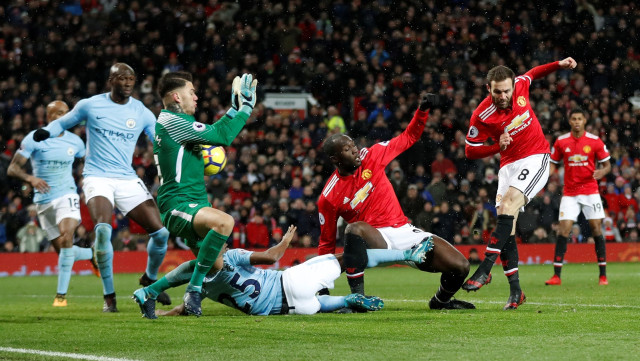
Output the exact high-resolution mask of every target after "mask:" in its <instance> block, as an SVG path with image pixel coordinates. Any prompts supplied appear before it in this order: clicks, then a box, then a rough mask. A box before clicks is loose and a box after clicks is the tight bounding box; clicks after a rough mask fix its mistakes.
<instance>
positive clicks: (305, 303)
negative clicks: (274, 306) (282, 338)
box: [282, 254, 341, 315]
mask: <svg viewBox="0 0 640 361" xmlns="http://www.w3.org/2000/svg"><path fill="white" fill-rule="evenodd" d="M340 271H341V270H340V263H339V262H338V259H336V256H334V255H333V254H325V255H322V256H318V257H314V258H312V259H310V260H308V261H306V262H304V263H301V264H299V265H297V266H293V267H291V268H288V269H286V270H285V271H284V272H283V273H282V288H284V293H285V294H284V297H287V304H288V305H289V314H295V315H313V314H315V313H317V312H318V311H320V301H318V299H317V298H316V293H317V292H318V291H320V290H321V289H323V288H329V289H332V288H333V281H335V280H336V279H337V278H338V277H340Z"/></svg>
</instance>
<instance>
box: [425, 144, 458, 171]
mask: <svg viewBox="0 0 640 361" xmlns="http://www.w3.org/2000/svg"><path fill="white" fill-rule="evenodd" d="M436 173H440V174H446V175H449V174H453V175H455V174H457V173H458V170H457V169H456V166H455V164H453V162H452V161H451V159H449V158H446V157H445V156H444V152H443V151H442V149H438V152H437V153H436V159H435V160H434V161H433V162H432V163H431V174H436Z"/></svg>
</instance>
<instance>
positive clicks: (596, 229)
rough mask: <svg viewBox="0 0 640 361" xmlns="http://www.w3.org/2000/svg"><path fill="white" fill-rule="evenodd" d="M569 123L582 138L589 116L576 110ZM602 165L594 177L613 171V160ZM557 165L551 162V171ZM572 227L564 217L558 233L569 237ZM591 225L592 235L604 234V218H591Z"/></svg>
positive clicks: (575, 133) (578, 136) (575, 135)
mask: <svg viewBox="0 0 640 361" xmlns="http://www.w3.org/2000/svg"><path fill="white" fill-rule="evenodd" d="M569 124H570V125H571V135H573V136H574V137H575V138H580V137H582V136H583V135H584V133H585V131H586V130H585V125H586V124H587V118H585V116H584V114H582V113H579V112H576V113H572V114H571V118H569ZM601 164H602V167H601V168H599V169H596V170H595V171H594V172H593V179H595V180H600V179H602V177H604V176H605V175H607V173H609V172H610V171H611V162H610V161H609V160H607V161H604V162H602V163H601ZM556 168H557V165H556V164H554V163H551V164H550V168H549V173H551V174H554V173H555V172H556ZM571 227H573V221H571V220H567V219H563V220H561V221H560V223H559V227H558V228H559V229H558V233H560V234H561V235H563V236H565V237H569V233H570V232H571ZM589 227H590V228H591V235H592V236H594V237H599V236H601V235H602V219H601V218H598V219H589Z"/></svg>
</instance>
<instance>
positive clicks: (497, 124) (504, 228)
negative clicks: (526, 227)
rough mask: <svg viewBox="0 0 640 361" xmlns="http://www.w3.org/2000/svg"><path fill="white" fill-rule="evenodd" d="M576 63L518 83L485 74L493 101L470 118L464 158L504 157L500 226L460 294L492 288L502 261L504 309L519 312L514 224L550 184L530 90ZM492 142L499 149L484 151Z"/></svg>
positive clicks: (509, 76)
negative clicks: (493, 274)
mask: <svg viewBox="0 0 640 361" xmlns="http://www.w3.org/2000/svg"><path fill="white" fill-rule="evenodd" d="M576 65H577V64H576V61H575V60H573V58H566V59H563V60H560V61H556V62H553V63H549V64H545V65H540V66H537V67H535V68H533V69H531V70H529V71H528V72H526V73H525V74H524V75H521V76H518V77H516V76H515V74H514V73H513V71H512V70H511V69H509V68H507V67H505V66H502V65H499V66H496V67H494V68H492V69H491V70H489V73H488V74H487V89H488V90H489V93H490V94H489V95H488V96H487V97H486V98H485V99H484V100H483V101H482V102H481V103H480V105H478V107H477V108H476V110H475V111H474V112H473V114H472V115H471V122H470V125H469V132H468V133H467V139H466V145H465V154H466V156H467V158H469V159H479V158H484V157H488V156H492V155H494V154H496V153H498V152H500V172H499V173H498V191H497V194H496V209H497V212H498V221H497V225H496V228H495V230H494V232H493V233H492V235H491V239H490V241H489V244H488V245H487V249H486V252H485V259H484V260H483V261H482V263H481V264H480V266H479V267H478V269H477V270H476V272H475V273H474V274H473V276H471V278H469V279H468V280H467V281H466V282H465V283H464V285H463V286H462V288H463V289H464V290H466V291H477V290H478V289H480V287H482V286H483V285H485V284H487V283H489V282H491V267H493V264H494V263H495V261H496V259H497V258H498V255H500V260H501V261H502V267H503V269H504V273H505V275H506V276H507V278H508V280H509V288H510V295H509V300H508V301H507V304H506V305H505V307H504V309H505V310H508V309H516V308H518V306H519V305H521V304H522V303H523V302H524V301H525V299H526V297H525V295H524V293H523V292H522V289H521V288H520V281H519V276H518V248H517V245H516V241H515V224H516V217H517V216H518V211H519V210H521V209H523V208H524V206H525V205H526V204H527V203H529V201H530V200H531V198H533V196H535V195H536V194H537V193H538V192H539V191H540V190H541V189H542V188H543V187H544V185H545V184H546V183H547V179H548V178H549V143H548V142H547V140H546V139H545V137H544V133H543V132H542V127H541V126H540V122H539V121H538V118H537V117H536V115H535V114H534V113H533V108H531V104H530V102H529V86H530V85H531V82H532V81H533V80H534V79H538V78H542V77H544V76H546V75H548V74H550V73H552V72H554V71H556V70H558V69H573V68H575V67H576ZM489 138H492V139H493V140H494V142H495V144H492V145H485V144H484V143H485V141H487V140H488V139H489Z"/></svg>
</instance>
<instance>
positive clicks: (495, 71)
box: [487, 65, 516, 85]
mask: <svg viewBox="0 0 640 361" xmlns="http://www.w3.org/2000/svg"><path fill="white" fill-rule="evenodd" d="M515 78H516V74H515V73H514V72H513V70H511V69H509V68H507V67H506V66H504V65H498V66H495V67H493V68H491V70H489V73H487V84H489V85H491V82H492V81H503V80H505V79H511V80H512V81H513V80H514V79H515Z"/></svg>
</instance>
